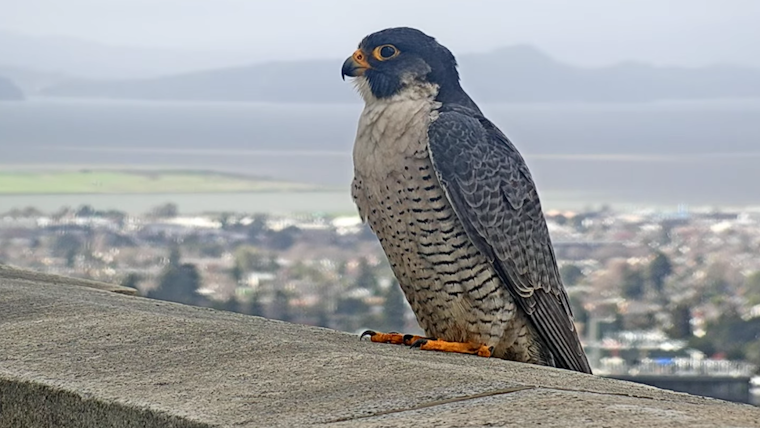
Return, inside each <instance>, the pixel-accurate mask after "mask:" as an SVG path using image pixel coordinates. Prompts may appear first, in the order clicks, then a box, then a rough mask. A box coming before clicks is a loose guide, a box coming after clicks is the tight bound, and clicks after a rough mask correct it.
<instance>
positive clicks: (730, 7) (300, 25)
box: [0, 0, 760, 67]
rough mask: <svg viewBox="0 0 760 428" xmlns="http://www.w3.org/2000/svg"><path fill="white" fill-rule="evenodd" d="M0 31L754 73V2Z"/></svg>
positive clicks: (450, 9)
mask: <svg viewBox="0 0 760 428" xmlns="http://www.w3.org/2000/svg"><path fill="white" fill-rule="evenodd" d="M0 10H1V11H2V12H0V29H2V30H8V31H13V32H18V33H23V34H28V35H54V36H70V37H75V38H79V39H84V40H89V41H98V42H101V43H105V44H116V45H127V46H140V47H172V48H182V49H187V50H217V49H219V50H235V51H245V52H248V53H250V56H251V61H252V62H254V61H260V60H269V59H285V58H292V59H298V58H320V57H323V58H342V57H345V56H347V55H348V54H349V53H350V52H351V51H352V50H353V49H354V48H355V46H356V44H357V43H358V42H359V40H360V39H361V37H362V36H364V35H365V34H367V33H369V32H372V31H375V30H378V29H381V28H384V27H388V26H401V25H407V26H415V27H418V28H420V29H422V30H423V31H425V32H427V33H428V34H430V35H433V36H435V37H437V38H438V39H439V41H440V42H442V43H443V44H445V45H447V46H449V47H450V48H451V49H452V50H454V52H455V53H463V52H473V51H483V50H489V49H493V48H495V47H498V46H504V45H512V44H518V43H528V44H532V45H535V46H537V47H539V48H541V49H543V50H544V51H546V52H548V53H549V54H551V55H552V56H554V57H556V58H559V59H561V60H563V61H567V62H571V63H575V64H580V65H600V64H610V63H614V62H618V61H623V60H639V61H647V62H653V63H656V64H667V65H704V64H710V63H719V62H723V63H734V64H746V65H753V66H758V67H760V55H758V52H759V50H760V47H759V46H760V24H759V23H760V0H573V1H570V0H493V1H486V0H470V1H464V0H461V1H452V0H416V1H412V0H406V1H404V0H385V1H381V0H374V1H357V0H301V1H296V0H271V1H261V0H0Z"/></svg>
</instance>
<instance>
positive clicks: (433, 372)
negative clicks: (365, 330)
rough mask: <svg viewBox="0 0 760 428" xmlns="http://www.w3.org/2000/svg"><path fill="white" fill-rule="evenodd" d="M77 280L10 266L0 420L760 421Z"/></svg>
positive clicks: (590, 381) (181, 423)
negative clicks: (105, 288) (120, 291)
mask: <svg viewBox="0 0 760 428" xmlns="http://www.w3.org/2000/svg"><path fill="white" fill-rule="evenodd" d="M30 275H31V274H30ZM71 284H72V283H71V282H67V281H63V280H48V279H46V278H42V277H35V276H34V275H31V276H27V277H19V275H15V276H3V271H2V270H0V427H3V428H5V427H14V428H16V427H86V428H89V427H111V426H113V427H193V428H195V427H298V426H310V425H317V426H321V425H326V426H336V427H406V426H441V427H464V426H520V427H527V426H537V425H541V426H559V427H578V426H591V427H603V426H609V427H628V426H631V427H633V426H635V427H644V426H646V427H650V426H684V427H691V428H696V427H760V409H758V408H755V407H751V406H748V405H740V404H732V403H727V402H723V401H719V400H712V399H707V398H701V397H695V396H690V395H686V394H679V393H674V392H668V391H663V390H659V389H656V388H652V387H648V386H644V385H639V384H634V383H628V382H622V381H616V380H611V379H604V378H600V377H596V376H589V375H582V374H579V373H572V372H568V371H563V370H557V369H550V368H544V367H537V366H531V365H527V364H518V363H511V362H507V361H501V360H495V359H484V358H480V357H474V356H466V355H451V354H442V353H435V352H425V351H420V350H418V349H408V348H406V347H403V346H394V345H384V344H374V343H370V342H366V341H363V342H360V341H359V340H358V339H357V337H356V336H353V335H349V334H345V333H338V332H334V331H330V330H326V329H318V328H309V327H303V326H297V325H293V324H288V323H283V322H278V321H271V320H266V319H262V318H257V317H251V316H245V315H239V314H233V313H227V312H221V311H215V310H211V309H202V308H194V307H188V306H183V305H179V304H173V303H167V302H159V301H155V300H148V299H144V298H140V297H134V296H125V295H121V294H117V293H112V292H106V291H103V290H98V289H93V288H85V287H81V286H77V285H71Z"/></svg>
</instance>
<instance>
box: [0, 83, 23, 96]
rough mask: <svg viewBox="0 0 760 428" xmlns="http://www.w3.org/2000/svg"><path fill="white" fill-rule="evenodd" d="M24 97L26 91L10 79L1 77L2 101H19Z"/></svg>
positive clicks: (0, 90) (0, 91)
mask: <svg viewBox="0 0 760 428" xmlns="http://www.w3.org/2000/svg"><path fill="white" fill-rule="evenodd" d="M23 99H24V93H23V92H22V91H21V89H19V87H18V86H16V85H15V84H13V82H11V81H10V80H9V79H6V78H4V77H0V101H18V100H23Z"/></svg>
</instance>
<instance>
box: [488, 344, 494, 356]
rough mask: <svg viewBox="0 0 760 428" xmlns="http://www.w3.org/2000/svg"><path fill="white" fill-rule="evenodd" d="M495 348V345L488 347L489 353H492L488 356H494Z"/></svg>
mask: <svg viewBox="0 0 760 428" xmlns="http://www.w3.org/2000/svg"><path fill="white" fill-rule="evenodd" d="M493 350H494V347H493V346H489V347H488V353H489V354H491V355H490V356H489V357H488V358H491V357H493Z"/></svg>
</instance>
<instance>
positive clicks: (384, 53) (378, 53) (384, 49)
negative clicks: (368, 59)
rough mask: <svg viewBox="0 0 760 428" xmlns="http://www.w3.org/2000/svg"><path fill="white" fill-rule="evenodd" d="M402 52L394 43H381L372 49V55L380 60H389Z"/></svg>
mask: <svg viewBox="0 0 760 428" xmlns="http://www.w3.org/2000/svg"><path fill="white" fill-rule="evenodd" d="M400 53H401V52H399V50H398V49H397V48H396V47H395V46H393V45H380V46H378V47H376V48H375V49H373V50H372V56H373V57H374V58H375V59H376V60H378V61H388V60H389V59H392V58H396V57H397V56H398V54H400Z"/></svg>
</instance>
